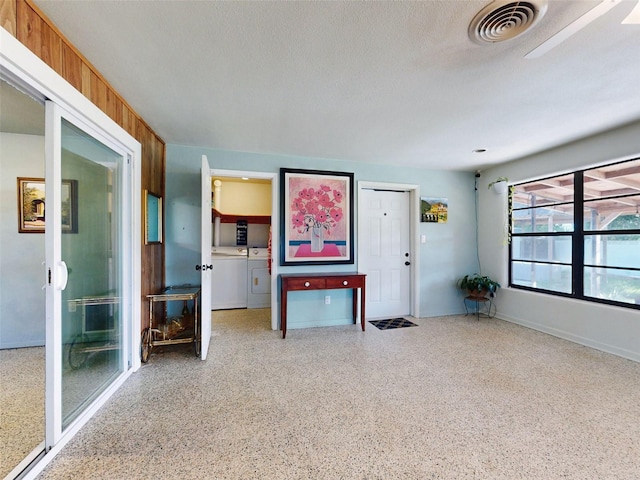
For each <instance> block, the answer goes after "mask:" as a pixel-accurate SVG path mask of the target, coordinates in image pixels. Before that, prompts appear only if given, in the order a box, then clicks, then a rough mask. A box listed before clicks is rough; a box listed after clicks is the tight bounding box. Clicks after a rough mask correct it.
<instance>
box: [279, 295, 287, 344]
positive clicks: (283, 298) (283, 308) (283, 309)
mask: <svg viewBox="0 0 640 480" xmlns="http://www.w3.org/2000/svg"><path fill="white" fill-rule="evenodd" d="M280 330H282V338H285V337H286V336H287V290H286V289H285V288H282V289H281V290H280Z"/></svg>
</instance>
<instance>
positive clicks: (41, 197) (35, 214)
mask: <svg viewBox="0 0 640 480" xmlns="http://www.w3.org/2000/svg"><path fill="white" fill-rule="evenodd" d="M44 187H45V182H44V178H33V177H18V232H19V233H44V230H45V223H46V209H45V206H46V197H45V188H44ZM61 194H62V198H61V202H62V233H78V181H77V180H62V191H61Z"/></svg>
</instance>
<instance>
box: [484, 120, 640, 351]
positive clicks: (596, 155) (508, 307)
mask: <svg viewBox="0 0 640 480" xmlns="http://www.w3.org/2000/svg"><path fill="white" fill-rule="evenodd" d="M638 156H640V122H637V123H634V124H630V125H627V126H625V127H623V128H619V129H617V130H615V131H612V132H609V133H606V134H600V135H596V136H593V137H589V138H588V139H585V140H581V141H577V142H574V143H572V144H568V145H565V146H562V147H559V148H556V149H553V150H549V151H546V152H543V153H540V154H538V155H533V156H530V157H527V158H523V159H521V160H517V161H514V162H510V163H508V164H504V165H501V166H499V167H495V168H492V169H490V170H486V171H483V172H482V176H481V179H480V186H479V189H478V193H479V204H480V209H479V212H480V213H479V232H480V238H479V246H480V258H481V261H482V267H483V273H485V274H488V275H490V276H493V277H495V278H497V279H498V280H499V281H500V283H502V285H503V287H506V286H507V283H508V278H507V271H508V247H507V245H506V243H505V241H504V225H505V222H506V216H507V203H506V202H507V197H506V195H502V196H498V195H496V194H495V193H494V192H493V191H489V190H488V189H487V185H488V184H489V183H490V182H491V181H493V180H495V179H496V178H497V177H499V176H505V177H507V178H509V180H510V182H513V183H516V182H521V181H526V180H531V179H535V178H539V177H545V176H550V175H554V174H557V173H563V172H568V171H573V170H580V169H583V168H586V167H590V166H594V165H598V164H602V163H610V162H613V161H616V160H624V159H630V158H634V157H638ZM496 306H497V309H498V315H497V316H498V317H499V318H502V319H504V320H508V321H511V322H514V323H518V324H521V325H525V326H528V327H531V328H534V329H536V330H540V331H543V332H547V333H550V334H552V335H556V336H558V337H562V338H566V339H568V340H572V341H575V342H578V343H581V344H583V345H588V346H591V347H594V348H597V349H600V350H603V351H606V352H610V353H614V354H616V355H620V356H622V357H626V358H630V359H633V360H636V361H640V311H638V310H634V309H630V308H620V307H612V306H607V305H601V304H596V303H593V302H585V301H578V300H574V299H567V298H561V297H556V296H553V295H543V294H539V293H532V292H527V291H523V290H516V289H509V288H502V289H501V290H500V292H499V294H498V297H497V300H496Z"/></svg>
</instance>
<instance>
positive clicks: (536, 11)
mask: <svg viewBox="0 0 640 480" xmlns="http://www.w3.org/2000/svg"><path fill="white" fill-rule="evenodd" d="M546 11H547V1H546V0H531V1H528V2H514V1H513V0H506V1H505V0H496V1H495V2H492V3H490V4H489V5H487V6H486V7H484V8H483V9H482V10H480V11H479V12H478V14H477V15H476V16H475V17H474V19H473V20H472V21H471V24H470V25H469V38H471V40H473V41H474V42H476V43H478V44H480V45H486V44H490V43H496V42H503V41H505V40H510V39H512V38H515V37H517V36H518V35H521V34H523V33H524V32H526V31H527V30H529V29H530V28H531V27H532V26H533V25H535V24H536V22H537V21H538V20H540V18H542V16H543V15H544V13H545V12H546Z"/></svg>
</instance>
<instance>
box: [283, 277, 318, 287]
mask: <svg viewBox="0 0 640 480" xmlns="http://www.w3.org/2000/svg"><path fill="white" fill-rule="evenodd" d="M286 281H287V289H288V290H324V289H325V288H326V284H327V282H326V280H325V279H324V278H304V277H302V278H288V279H287V280H286Z"/></svg>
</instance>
